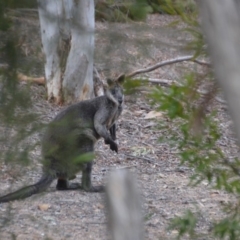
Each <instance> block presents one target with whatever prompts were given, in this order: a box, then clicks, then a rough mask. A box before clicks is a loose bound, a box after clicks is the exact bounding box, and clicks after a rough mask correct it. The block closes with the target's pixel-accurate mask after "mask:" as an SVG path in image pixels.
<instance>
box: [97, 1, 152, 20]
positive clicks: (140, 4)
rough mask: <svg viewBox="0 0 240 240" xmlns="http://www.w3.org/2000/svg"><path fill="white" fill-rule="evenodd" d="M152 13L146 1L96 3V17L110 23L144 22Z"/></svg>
mask: <svg viewBox="0 0 240 240" xmlns="http://www.w3.org/2000/svg"><path fill="white" fill-rule="evenodd" d="M151 12H152V8H151V6H149V5H148V4H147V1H146V0H130V1H129V0H121V1H113V0H102V1H97V3H96V8H95V14H96V15H95V17H96V19H97V20H101V21H102V20H107V21H110V22H127V21H130V20H134V21H144V20H145V19H146V17H147V14H148V13H151Z"/></svg>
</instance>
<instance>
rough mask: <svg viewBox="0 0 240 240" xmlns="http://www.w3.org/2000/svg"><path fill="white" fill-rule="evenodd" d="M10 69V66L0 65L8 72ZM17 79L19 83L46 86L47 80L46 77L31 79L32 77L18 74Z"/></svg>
mask: <svg viewBox="0 0 240 240" xmlns="http://www.w3.org/2000/svg"><path fill="white" fill-rule="evenodd" d="M7 68H8V64H0V69H4V70H6V69H7ZM17 79H18V80H19V81H23V82H34V83H37V84H39V85H44V84H45V78H44V77H31V76H27V75H25V74H23V73H20V72H18V73H17Z"/></svg>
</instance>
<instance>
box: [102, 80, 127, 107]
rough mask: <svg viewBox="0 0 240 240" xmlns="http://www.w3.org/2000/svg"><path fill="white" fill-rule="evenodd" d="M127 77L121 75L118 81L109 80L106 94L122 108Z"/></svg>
mask: <svg viewBox="0 0 240 240" xmlns="http://www.w3.org/2000/svg"><path fill="white" fill-rule="evenodd" d="M124 79H125V75H120V76H119V77H118V78H117V79H116V80H112V79H107V84H108V88H107V89H106V90H105V94H106V95H107V96H108V98H109V99H110V100H111V101H113V102H114V103H116V104H117V105H118V106H119V107H121V106H122V104H123V101H124V94H123V87H122V84H123V83H124Z"/></svg>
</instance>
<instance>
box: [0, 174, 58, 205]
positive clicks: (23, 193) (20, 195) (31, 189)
mask: <svg viewBox="0 0 240 240" xmlns="http://www.w3.org/2000/svg"><path fill="white" fill-rule="evenodd" d="M54 179H55V176H52V175H47V174H46V175H43V176H42V178H41V179H40V180H39V181H38V182H37V183H35V184H33V185H30V186H27V187H24V188H21V189H19V190H17V191H15V192H13V193H9V194H7V195H5V196H2V197H0V203H4V202H10V201H13V200H20V199H24V198H27V197H30V196H32V195H33V194H36V193H40V192H42V191H44V190H45V189H47V188H48V187H49V186H50V184H51V183H52V181H53V180H54Z"/></svg>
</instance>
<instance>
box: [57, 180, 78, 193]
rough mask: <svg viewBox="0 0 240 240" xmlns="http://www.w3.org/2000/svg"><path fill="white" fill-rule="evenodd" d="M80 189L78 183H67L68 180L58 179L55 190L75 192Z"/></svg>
mask: <svg viewBox="0 0 240 240" xmlns="http://www.w3.org/2000/svg"><path fill="white" fill-rule="evenodd" d="M80 188H82V186H81V184H79V183H69V181H68V179H64V178H58V181H57V186H56V189H57V190H75V189H80Z"/></svg>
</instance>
